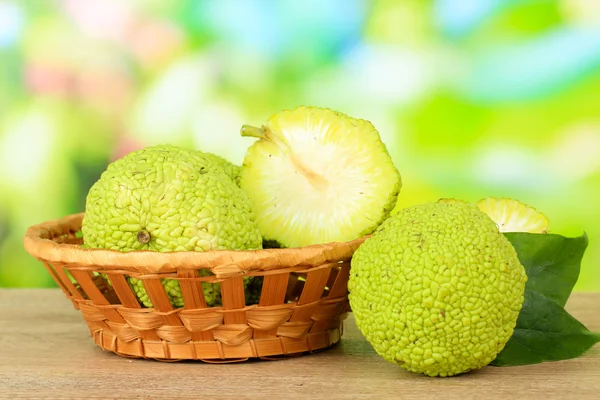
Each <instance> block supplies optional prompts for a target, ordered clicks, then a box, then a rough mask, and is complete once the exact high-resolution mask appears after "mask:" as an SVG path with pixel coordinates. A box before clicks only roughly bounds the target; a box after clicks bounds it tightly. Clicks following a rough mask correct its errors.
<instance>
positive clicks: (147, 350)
mask: <svg viewBox="0 0 600 400" xmlns="http://www.w3.org/2000/svg"><path fill="white" fill-rule="evenodd" d="M82 219H83V214H82V213H81V214H75V215H70V216H67V217H65V218H62V219H59V220H55V221H49V222H46V223H43V224H40V225H36V226H32V227H31V228H29V229H28V230H27V232H26V234H25V237H24V245H25V249H26V250H27V251H28V252H29V253H30V254H31V255H33V256H34V257H35V258H37V259H38V260H40V261H41V262H42V263H43V265H44V266H45V267H46V269H47V270H48V272H49V273H50V275H51V276H52V278H53V279H54V280H55V281H56V283H57V284H58V286H60V288H61V289H62V290H63V292H64V293H65V295H66V296H67V297H68V298H69V299H70V300H71V301H72V302H73V305H74V306H75V308H76V309H78V310H80V311H81V313H82V315H83V318H84V320H85V322H86V323H87V325H88V327H89V329H90V332H91V336H92V338H93V340H94V342H95V343H96V344H97V345H98V346H100V347H101V348H103V349H106V350H109V351H112V352H114V353H116V354H119V355H121V356H127V357H134V358H149V359H156V360H163V361H174V360H202V361H206V362H234V361H245V360H248V359H251V358H260V359H274V358H281V357H282V356H284V357H285V356H296V355H301V354H305V353H310V352H314V351H317V350H322V349H326V348H328V347H330V346H332V345H333V344H335V343H337V342H338V341H339V340H340V338H341V336H342V329H343V320H344V319H345V318H346V316H347V313H348V312H349V304H348V296H347V295H348V291H347V281H348V275H349V269H350V259H351V257H352V254H353V253H354V251H355V250H356V249H357V248H358V246H359V245H360V244H361V243H362V241H363V240H364V239H358V240H355V241H352V242H347V243H330V244H326V245H314V246H307V247H303V248H297V249H265V250H256V251H213V252H175V253H158V252H152V251H135V252H129V253H122V252H118V251H111V250H100V249H84V248H82V247H81V246H80V245H81V243H82V240H81V239H80V238H79V236H80V235H79V234H78V233H79V231H80V229H81V221H82ZM199 270H210V271H211V273H212V274H211V275H209V276H200V274H199V273H198V271H199ZM101 274H106V276H107V277H108V278H109V280H110V283H111V284H110V285H108V284H107V283H106V280H105V279H104V278H103V277H102V275H101ZM244 276H255V277H262V279H263V284H262V290H261V294H260V301H259V303H258V304H254V305H248V306H247V305H246V304H245V293H244V290H245V289H244V284H243V277H244ZM127 277H135V278H138V279H141V280H142V281H143V284H144V287H145V289H146V292H147V293H148V296H149V298H150V300H151V302H152V304H153V305H154V308H144V307H143V306H141V305H140V303H139V301H138V300H137V298H136V296H135V294H134V292H133V291H132V289H131V286H130V285H129V283H128V282H127ZM161 278H170V279H177V280H178V281H179V283H180V286H181V291H182V294H183V299H184V303H185V305H184V307H182V308H173V307H172V305H171V303H170V302H169V299H168V297H167V294H166V293H165V290H164V289H163V286H162V284H161ZM255 279H256V278H255ZM202 281H208V282H220V287H221V298H222V306H213V307H208V306H207V305H206V301H205V297H204V292H203V290H202V284H201V282H202Z"/></svg>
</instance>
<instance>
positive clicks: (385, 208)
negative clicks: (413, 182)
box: [240, 107, 402, 247]
mask: <svg viewBox="0 0 600 400" xmlns="http://www.w3.org/2000/svg"><path fill="white" fill-rule="evenodd" d="M241 133H242V136H252V137H256V138H258V139H259V140H258V141H256V142H255V143H254V144H253V145H252V146H250V148H249V149H248V151H247V153H246V156H245V158H244V163H243V165H242V170H241V174H240V186H241V187H242V189H244V191H245V192H246V193H247V194H248V195H249V196H250V199H251V200H252V203H253V205H254V208H255V211H256V212H257V215H258V217H257V222H258V226H259V230H260V232H261V234H262V236H263V239H264V240H265V243H271V244H273V242H276V243H277V244H278V245H279V246H281V247H300V246H305V245H310V244H316V243H326V242H333V241H348V240H353V239H356V238H359V237H361V236H363V235H367V234H369V233H372V232H373V231H374V230H375V229H376V228H377V227H378V226H379V224H380V223H381V222H383V220H384V219H385V218H386V217H387V216H388V215H389V213H390V211H391V210H392V209H393V208H394V206H395V204H396V199H397V196H398V192H399V191H400V188H401V186H402V183H401V178H400V174H399V172H398V170H397V169H396V167H395V166H394V164H393V162H392V159H391V157H390V155H389V153H388V151H387V149H386V147H385V145H384V144H383V143H382V141H381V138H380V136H379V132H378V131H377V130H376V129H375V127H374V126H373V125H372V124H371V123H370V122H369V121H365V120H362V119H354V118H351V117H349V116H347V115H345V114H342V113H339V112H335V111H332V110H329V109H324V108H318V107H298V108H296V109H294V110H291V111H287V110H286V111H281V112H279V113H277V114H275V115H273V116H272V117H271V118H270V119H269V120H268V122H267V123H266V125H264V126H263V127H261V128H256V127H251V126H247V125H245V126H243V127H242V130H241ZM273 247H275V246H273Z"/></svg>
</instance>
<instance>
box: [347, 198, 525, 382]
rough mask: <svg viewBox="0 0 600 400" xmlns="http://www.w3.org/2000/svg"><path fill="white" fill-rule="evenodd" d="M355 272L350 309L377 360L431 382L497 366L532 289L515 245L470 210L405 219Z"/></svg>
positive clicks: (436, 208)
mask: <svg viewBox="0 0 600 400" xmlns="http://www.w3.org/2000/svg"><path fill="white" fill-rule="evenodd" d="M350 271H351V272H350V278H349V282H348V288H349V292H350V295H349V299H350V305H351V307H352V310H353V313H354V316H355V319H356V324H357V326H358V328H359V329H360V331H361V332H362V333H363V335H364V336H365V337H366V339H367V340H368V341H369V342H370V343H371V345H372V346H373V348H374V349H375V351H376V352H377V353H378V354H379V355H381V356H382V357H383V358H384V359H385V360H387V361H390V362H392V363H396V364H398V365H400V366H401V367H403V368H404V369H406V370H408V371H412V372H415V373H422V374H425V375H429V376H452V375H457V374H461V373H464V372H467V371H470V370H475V369H479V368H482V367H484V366H486V365H488V364H489V363H490V362H492V361H493V360H494V359H495V357H496V355H497V354H498V353H499V352H500V351H501V350H502V349H503V348H504V346H505V344H506V343H507V342H508V340H509V339H510V337H511V336H512V333H513V330H514V327H515V325H516V321H517V318H518V316H519V312H520V310H521V307H522V304H523V298H524V297H523V294H524V290H525V283H526V281H527V275H526V273H525V269H524V268H523V266H522V265H521V263H520V262H519V259H518V258H517V254H516V251H515V249H514V248H513V247H512V245H511V244H510V242H509V241H508V240H507V239H506V238H505V237H504V235H503V234H502V233H500V232H499V231H498V227H497V226H496V224H495V223H494V221H492V220H491V219H490V218H489V217H488V216H487V215H486V214H485V213H483V212H481V211H480V210H479V209H478V208H477V207H476V206H475V205H472V204H468V203H453V204H451V203H428V204H423V205H418V206H413V207H409V208H405V209H402V210H399V211H398V213H397V214H395V215H393V216H392V217H390V218H389V219H387V220H386V221H385V222H384V223H383V224H381V226H380V227H379V228H378V229H377V231H376V232H375V233H374V234H373V236H371V237H370V238H368V239H367V240H366V241H365V242H364V243H363V244H362V245H361V246H360V247H359V248H358V250H357V251H356V252H355V254H354V256H353V258H352V261H351V269H350Z"/></svg>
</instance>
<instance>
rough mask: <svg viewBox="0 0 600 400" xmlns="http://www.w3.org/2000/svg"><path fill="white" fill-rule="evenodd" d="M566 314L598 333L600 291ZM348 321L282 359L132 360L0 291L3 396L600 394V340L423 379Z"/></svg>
mask: <svg viewBox="0 0 600 400" xmlns="http://www.w3.org/2000/svg"><path fill="white" fill-rule="evenodd" d="M567 310H568V311H569V312H571V313H572V314H573V315H574V316H575V317H576V318H578V319H579V320H580V321H581V322H583V323H584V324H585V325H586V326H587V327H588V328H590V329H592V330H595V331H600V293H575V294H573V295H572V297H571V299H570V300H569V303H568V305H567ZM345 326H346V330H345V332H344V336H343V338H342V341H341V343H340V344H338V345H337V346H335V347H333V348H331V349H329V350H326V351H324V352H321V353H316V354H311V355H305V356H302V357H298V358H293V359H287V360H282V361H252V362H244V363H237V364H205V363H201V362H177V363H163V362H158V361H150V360H137V359H136V360H133V359H126V358H123V357H120V356H117V355H114V354H112V353H108V352H105V351H103V350H101V349H100V348H99V347H96V345H95V344H94V343H93V342H92V340H91V338H90V334H89V331H88V329H87V327H86V325H85V324H84V322H83V320H82V318H81V316H80V314H79V312H78V311H76V310H75V309H74V308H73V306H72V305H71V303H70V302H68V301H67V300H66V299H65V298H64V296H63V294H62V292H60V291H59V290H56V289H0V398H2V399H4V398H6V399H22V398H28V399H116V398H120V399H163V398H164V399H175V398H184V399H200V398H220V399H244V398H261V399H269V398H273V399H338V398H339V399H354V398H356V399H387V398H390V399H437V398H439V399H462V400H467V399H578V400H585V399H600V345H596V346H595V347H594V348H592V349H591V350H590V351H589V352H588V353H586V354H585V355H584V356H582V357H580V358H578V359H574V360H567V361H561V362H553V363H544V364H538V365H531V366H522V367H504V368H497V367H486V368H483V369H481V370H479V371H476V372H472V373H468V374H465V375H461V376H458V377H453V378H429V377H425V376H421V375H417V374H412V373H409V372H405V371H404V370H402V369H400V368H399V367H397V366H395V365H393V364H390V363H388V362H386V361H384V360H383V359H382V358H380V357H379V356H378V355H377V354H376V353H375V352H374V351H373V349H372V348H371V346H370V345H369V344H368V343H367V342H366V341H365V340H364V338H363V337H362V336H361V334H360V333H359V332H358V330H357V328H356V325H355V324H354V321H353V319H352V316H350V318H349V319H348V320H346V325H345Z"/></svg>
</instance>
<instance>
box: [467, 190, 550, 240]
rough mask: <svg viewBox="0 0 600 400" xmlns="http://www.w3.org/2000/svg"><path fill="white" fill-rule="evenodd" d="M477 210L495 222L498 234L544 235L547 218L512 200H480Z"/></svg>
mask: <svg viewBox="0 0 600 400" xmlns="http://www.w3.org/2000/svg"><path fill="white" fill-rule="evenodd" d="M477 206H478V207H479V209H480V210H481V211H483V212H485V213H486V214H488V215H489V217H490V218H491V219H492V220H493V221H494V222H496V225H498V229H499V230H500V232H529V233H546V232H547V231H548V225H549V223H548V218H546V216H545V215H544V214H542V213H540V212H539V211H537V210H536V209H535V208H533V207H531V206H528V205H527V204H524V203H522V202H520V201H518V200H513V199H497V198H487V199H482V200H480V201H479V202H478V203H477Z"/></svg>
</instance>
